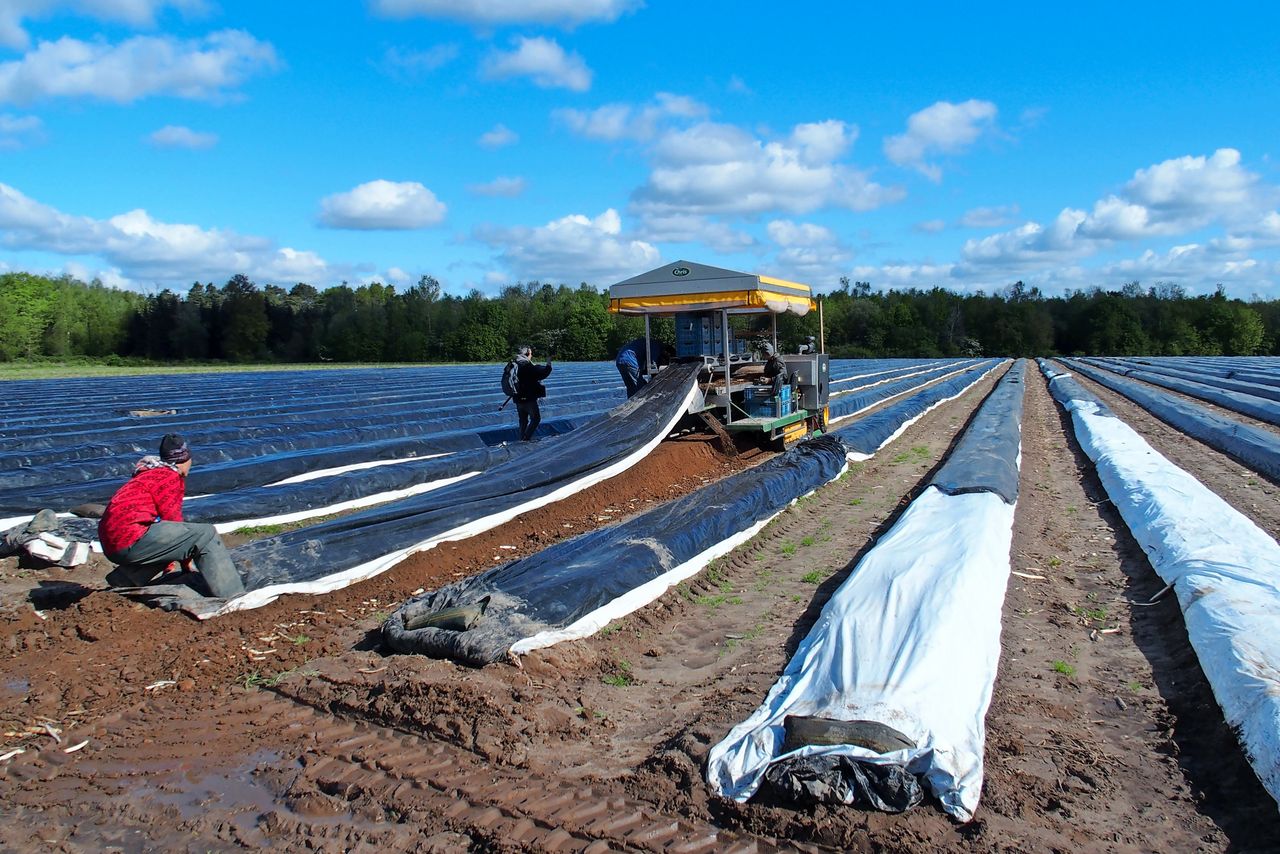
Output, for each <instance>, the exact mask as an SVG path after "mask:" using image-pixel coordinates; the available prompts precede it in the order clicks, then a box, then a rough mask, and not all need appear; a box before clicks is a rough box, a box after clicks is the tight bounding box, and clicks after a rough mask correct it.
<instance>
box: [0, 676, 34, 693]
mask: <svg viewBox="0 0 1280 854" xmlns="http://www.w3.org/2000/svg"><path fill="white" fill-rule="evenodd" d="M4 689H5V690H6V691H9V692H10V693H13V694H17V695H18V696H19V697H25V696H27V695H28V694H30V693H31V683H30V682H28V681H27V680H26V679H10V680H8V681H6V682H5V683H4Z"/></svg>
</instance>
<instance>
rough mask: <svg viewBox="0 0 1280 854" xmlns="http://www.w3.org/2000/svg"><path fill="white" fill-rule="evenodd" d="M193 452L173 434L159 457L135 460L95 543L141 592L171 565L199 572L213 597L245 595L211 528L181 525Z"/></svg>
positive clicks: (163, 443) (104, 516) (110, 504)
mask: <svg viewBox="0 0 1280 854" xmlns="http://www.w3.org/2000/svg"><path fill="white" fill-rule="evenodd" d="M190 471H191V450H190V449H189V448H188V447H187V443H186V442H185V441H184V440H183V439H182V437H181V436H178V435H176V434H174V433H170V434H169V435H167V436H165V437H164V439H162V440H161V441H160V455H159V456H146V457H143V458H142V459H140V460H138V464H137V465H136V466H135V467H134V470H133V477H132V478H130V479H129V480H128V482H126V483H125V485H124V486H122V487H120V489H118V490H117V491H116V494H115V495H113V496H111V500H110V501H109V502H107V507H106V509H105V510H104V511H103V513H102V519H101V520H99V522H98V540H99V542H101V543H102V551H103V553H104V554H106V556H107V559H108V560H110V561H111V562H112V563H116V564H122V566H121V567H120V569H119V570H117V571H120V570H123V571H124V576H125V578H128V579H130V580H131V581H132V582H134V586H144V585H146V584H147V583H149V582H150V581H151V579H152V578H153V577H154V576H155V575H156V572H157V569H159V568H163V567H164V566H165V565H166V564H169V563H171V562H173V561H179V562H181V563H182V566H183V569H192V568H193V566H192V563H193V561H194V569H196V570H197V571H199V573H200V575H201V576H202V577H203V578H204V582H205V584H206V585H207V586H208V588H209V592H211V593H212V594H213V595H214V596H217V597H219V598H224V599H225V598H230V597H232V596H237V595H239V594H241V593H243V592H244V583H243V582H242V581H241V580H240V573H239V572H237V571H236V567H235V564H234V563H232V561H231V555H230V554H228V553H227V548H226V546H224V545H223V544H222V538H221V537H220V536H218V532H217V530H215V529H214V527H213V526H212V525H202V524H199V523H195V522H184V521H182V499H183V497H184V496H185V495H186V488H187V473H188V472H190Z"/></svg>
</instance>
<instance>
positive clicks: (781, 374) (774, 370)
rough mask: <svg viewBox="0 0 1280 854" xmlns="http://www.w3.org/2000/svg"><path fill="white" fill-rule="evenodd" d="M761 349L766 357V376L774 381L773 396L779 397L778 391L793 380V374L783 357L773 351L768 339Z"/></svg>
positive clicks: (771, 388) (772, 386)
mask: <svg viewBox="0 0 1280 854" xmlns="http://www.w3.org/2000/svg"><path fill="white" fill-rule="evenodd" d="M761 349H762V350H763V352H764V355H765V357H766V361H765V363H764V377H765V379H767V380H772V381H773V382H772V384H771V385H770V386H769V388H770V390H771V393H772V394H773V396H774V397H777V396H778V393H779V392H781V391H782V389H783V388H784V387H785V386H786V385H787V384H788V383H790V382H791V374H790V372H789V371H787V363H786V362H784V361H782V357H781V356H779V355H778V354H777V353H775V352H774V351H773V345H772V344H770V343H769V342H767V341H766V342H765V343H764V346H763V347H762V348H761Z"/></svg>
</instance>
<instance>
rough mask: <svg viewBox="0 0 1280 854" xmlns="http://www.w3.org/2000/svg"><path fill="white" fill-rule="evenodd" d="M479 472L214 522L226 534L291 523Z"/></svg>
mask: <svg viewBox="0 0 1280 854" xmlns="http://www.w3.org/2000/svg"><path fill="white" fill-rule="evenodd" d="M478 474H480V472H478V471H469V472H466V473H465V474H460V475H455V476H454V477H445V478H441V479H440V480H433V481H431V482H430V483H419V484H415V485H413V486H410V487H408V488H406V489H395V490H391V491H389V492H379V493H376V494H374V495H366V496H363V497H362V498H353V499H351V500H350V501H340V502H338V503H337V504H327V505H325V506H324V507H311V508H308V509H306V510H298V511H296V512H294V513H281V514H280V515H278V516H263V517H261V518H258V519H239V520H236V521H232V522H218V523H217V524H216V525H214V526H213V527H214V529H215V530H216V531H217V532H218V533H219V534H226V533H228V532H230V531H239V530H240V529H241V528H256V527H258V526H260V525H288V524H291V523H293V522H301V521H303V520H304V519H315V518H316V517H318V516H330V515H332V514H334V513H345V512H346V511H348V510H358V509H360V508H361V507H372V506H373V505H375V504H385V503H386V502H388V501H399V500H400V499H402V498H411V497H413V496H414V495H421V494H422V493H424V492H430V491H431V490H433V489H440V488H441V487H444V486H448V485H449V484H451V483H458V482H459V481H463V480H466V479H467V478H469V477H475V476H476V475H478Z"/></svg>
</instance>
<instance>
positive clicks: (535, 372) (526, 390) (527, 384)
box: [515, 344, 551, 442]
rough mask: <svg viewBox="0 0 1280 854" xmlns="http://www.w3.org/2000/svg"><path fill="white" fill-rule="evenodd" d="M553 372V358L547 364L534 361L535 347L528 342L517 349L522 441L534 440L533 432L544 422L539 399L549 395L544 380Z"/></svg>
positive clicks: (518, 409) (518, 398)
mask: <svg viewBox="0 0 1280 854" xmlns="http://www.w3.org/2000/svg"><path fill="white" fill-rule="evenodd" d="M550 373H551V360H550V359H548V360H547V363H546V364H545V365H535V364H534V363H533V348H532V347H530V346H529V345H528V344H525V345H523V346H521V347H520V348H519V349H517V350H516V396H515V401H516V412H517V413H518V414H519V416H520V441H522V442H531V441H533V434H534V432H535V431H536V430H537V429H538V425H539V424H541V423H542V412H541V410H540V409H539V407H538V400H539V399H541V398H544V397H546V396H547V387H546V386H544V385H543V384H542V381H543V380H545V379H546V378H547V376H548V375H550Z"/></svg>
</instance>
